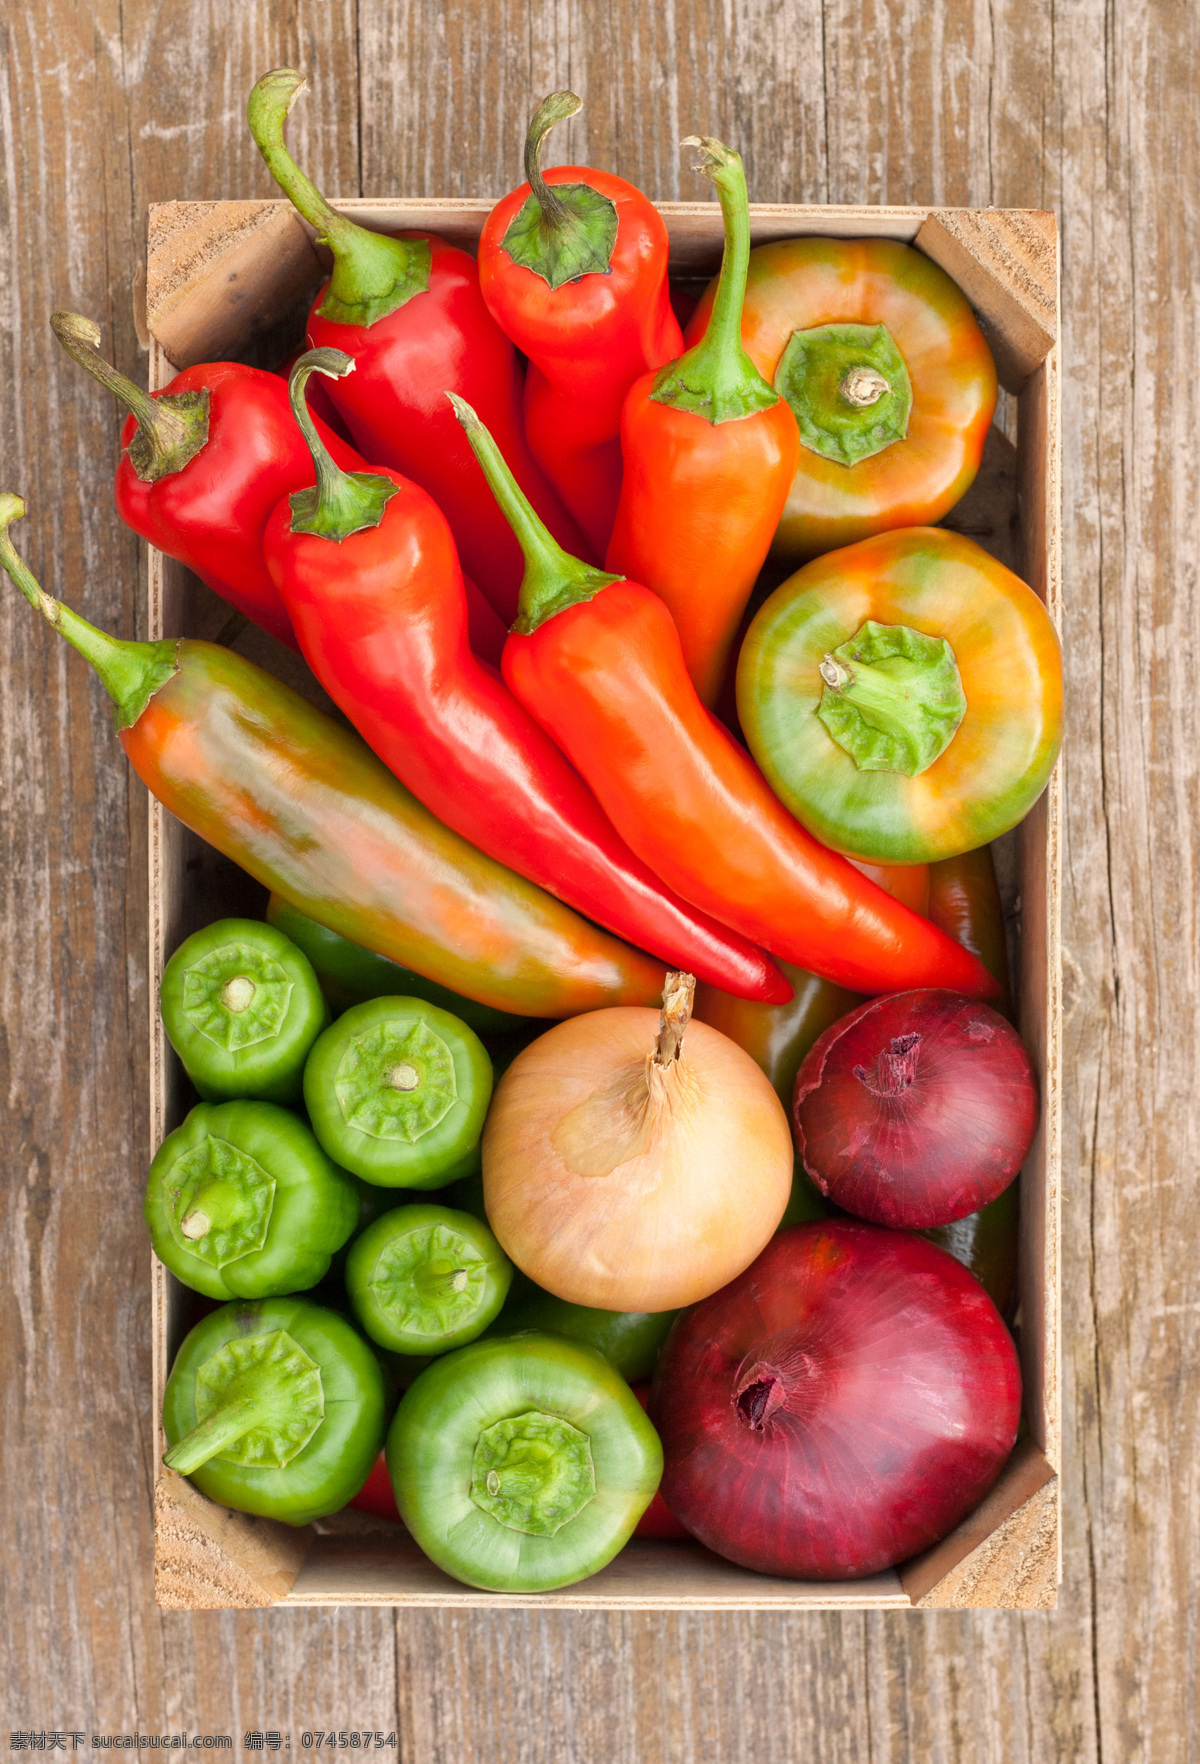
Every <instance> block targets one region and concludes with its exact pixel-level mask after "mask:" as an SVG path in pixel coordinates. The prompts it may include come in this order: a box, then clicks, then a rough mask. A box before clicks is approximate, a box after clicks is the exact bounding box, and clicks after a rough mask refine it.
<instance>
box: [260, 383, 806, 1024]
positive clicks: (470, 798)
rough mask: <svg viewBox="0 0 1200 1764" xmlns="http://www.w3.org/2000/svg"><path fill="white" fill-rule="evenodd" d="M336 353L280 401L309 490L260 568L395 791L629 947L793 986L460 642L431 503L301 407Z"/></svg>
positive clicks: (453, 588)
mask: <svg viewBox="0 0 1200 1764" xmlns="http://www.w3.org/2000/svg"><path fill="white" fill-rule="evenodd" d="M353 368H354V363H353V362H352V361H351V360H350V359H349V357H348V356H345V355H339V354H338V352H337V351H336V350H333V349H316V350H313V351H312V352H311V353H310V354H308V355H305V356H302V357H301V359H300V361H299V362H298V363H297V365H296V367H295V369H294V370H293V373H292V406H293V409H294V411H295V414H296V420H297V422H298V423H299V424H300V426H301V428H302V429H303V430H304V432H305V434H306V436H307V437H308V442H309V446H310V447H311V448H312V453H313V463H314V466H315V468H316V479H317V483H316V487H315V488H314V489H307V490H304V491H302V492H301V493H300V494H298V495H295V496H293V497H292V498H291V499H290V501H289V500H287V499H285V500H284V501H282V502H281V503H280V504H279V506H278V507H277V508H276V510H275V512H274V514H273V515H272V516H271V518H270V520H269V521H268V522H267V532H266V539H265V547H266V556H267V563H268V566H269V568H270V570H271V576H272V579H273V581H274V582H275V584H276V586H277V588H278V589H279V592H280V595H281V596H282V598H283V602H284V605H285V606H286V607H287V609H288V612H289V614H290V615H291V618H292V622H293V625H294V626H295V629H296V634H297V636H298V637H299V639H300V645H301V648H302V649H303V651H304V655H305V657H306V659H307V661H308V663H309V666H310V667H311V668H312V670H313V672H314V673H315V674H316V676H317V678H318V679H319V680H320V682H321V684H322V685H323V686H324V688H325V690H326V691H327V692H328V693H329V695H330V697H331V698H332V699H333V700H334V702H335V703H336V704H337V705H338V706H339V707H340V708H341V709H342V710H343V711H344V712H345V713H346V715H347V716H348V717H349V719H350V721H351V722H352V723H353V724H354V726H355V728H356V729H357V730H358V731H359V733H360V735H362V736H364V737H365V739H366V740H367V742H368V743H369V744H370V746H371V747H372V748H373V749H374V751H375V752H376V753H377V754H378V755H379V757H380V759H382V760H383V762H384V764H385V765H387V766H389V767H390V768H391V770H392V771H393V772H394V773H395V774H396V776H397V777H398V778H399V779H400V781H401V782H402V783H403V784H406V785H407V786H408V788H409V789H410V790H411V791H413V793H414V794H415V795H416V796H417V797H418V798H419V799H420V801H421V802H423V803H424V804H425V806H426V808H428V809H430V810H431V811H432V812H433V813H434V814H435V815H437V817H438V819H439V820H441V821H443V822H444V823H445V824H446V825H447V826H450V827H453V828H454V830H455V831H456V832H457V833H461V834H462V836H463V837H464V838H465V839H469V840H470V841H471V843H472V845H475V846H477V847H478V848H479V849H480V850H481V851H485V852H487V853H488V854H489V856H491V857H494V858H496V859H497V860H498V861H499V862H500V863H502V864H507V865H508V866H509V867H510V868H512V869H514V870H516V871H517V872H518V874H520V875H522V876H526V877H528V878H529V879H530V881H533V882H537V883H539V884H540V886H541V887H543V888H546V889H548V890H549V891H550V893H551V894H555V895H557V896H558V897H559V898H560V899H562V900H565V901H568V902H569V903H570V904H571V905H572V906H574V907H576V908H577V909H578V910H579V911H580V912H583V913H586V914H587V916H588V917H589V918H591V919H595V920H597V921H598V922H599V923H600V924H602V925H604V926H606V927H607V928H608V929H609V930H611V931H615V932H616V933H617V934H618V935H619V936H621V937H627V938H629V939H630V940H631V941H632V942H633V943H636V944H637V945H638V946H639V947H641V948H643V949H649V950H651V951H654V952H656V953H659V952H661V954H662V956H663V959H664V960H666V961H669V962H672V963H674V964H675V965H676V966H684V967H686V968H687V969H688V970H689V971H690V972H692V973H695V974H702V975H703V976H704V977H705V978H709V977H712V976H714V975H717V974H720V975H722V976H723V978H721V979H719V980H716V981H715V984H717V985H719V986H721V987H723V988H724V989H725V991H727V992H734V993H737V994H739V995H740V996H742V997H747V998H768V997H770V998H772V999H784V998H788V997H790V996H791V988H790V987H789V986H788V983H787V981H786V980H784V978H783V976H782V975H781V974H780V973H779V971H778V970H777V969H776V967H775V966H774V964H773V963H772V962H770V961H768V960H767V958H766V957H765V956H764V955H763V953H762V951H761V950H758V949H755V948H754V947H753V945H751V944H749V943H747V942H746V941H745V940H744V939H743V938H741V937H739V936H737V935H731V934H730V932H729V931H728V930H727V928H726V927H725V926H724V925H721V924H718V923H717V922H716V921H715V920H713V919H710V918H709V917H708V916H707V915H706V914H704V913H699V912H697V911H696V910H695V908H694V907H691V906H688V905H687V904H686V903H685V902H684V901H682V900H679V899H678V898H677V897H676V896H675V895H674V894H673V893H672V892H671V891H670V889H668V888H665V887H664V886H663V884H662V883H661V882H660V881H659V879H658V877H657V876H655V875H652V874H651V872H650V870H649V869H648V868H647V867H646V865H645V864H644V863H642V862H641V861H640V860H639V859H638V858H636V857H635V856H634V854H633V853H632V852H631V851H630V850H629V849H628V847H627V846H626V845H625V842H624V841H623V840H622V839H621V838H620V837H619V836H618V835H617V833H616V832H615V831H614V830H613V828H612V826H611V825H610V824H609V822H608V820H607V819H606V818H605V816H604V814H603V812H602V810H601V809H600V807H599V805H598V803H597V802H596V799H595V797H594V796H593V795H592V793H591V791H590V790H589V789H588V787H587V785H586V784H585V783H584V782H583V780H582V778H580V776H579V774H578V773H577V772H576V771H575V770H574V769H573V768H572V767H571V766H570V765H569V764H568V763H567V761H566V760H565V759H564V758H563V756H562V754H561V753H560V752H559V750H558V748H557V747H556V746H555V745H554V743H553V741H551V740H550V738H549V737H548V736H547V735H546V734H545V733H544V732H543V731H542V730H541V729H540V728H539V727H538V725H537V723H536V722H535V721H534V720H533V718H532V717H531V716H530V715H529V713H528V712H527V711H526V710H524V709H523V708H522V706H521V705H519V704H518V703H517V701H516V699H515V698H514V697H513V696H512V694H511V692H510V691H509V690H508V688H507V687H506V686H505V684H504V682H503V680H501V679H499V678H498V677H497V676H496V675H495V674H493V673H492V672H491V671H490V670H489V669H487V668H484V667H481V666H480V664H479V663H478V662H477V661H476V660H475V658H474V656H473V655H472V654H471V651H470V648H469V647H468V644H467V634H466V608H465V605H464V601H463V592H462V586H461V576H460V573H459V567H458V560H457V557H456V555H455V551H454V541H453V539H452V538H451V536H450V529H449V527H448V526H447V524H446V521H445V519H444V517H443V516H442V514H441V512H440V511H439V510H438V508H437V506H436V505H435V503H434V502H433V501H432V499H431V498H430V497H429V496H427V495H426V494H425V492H424V491H423V490H421V489H420V488H419V487H418V486H417V485H416V484H411V483H409V482H408V481H407V480H406V479H405V478H403V477H401V475H400V473H399V472H394V471H381V472H378V473H375V474H367V473H362V472H355V473H353V474H349V475H348V474H346V473H344V472H341V471H339V470H338V468H337V467H336V466H335V465H334V464H333V462H332V461H331V460H330V458H329V456H328V454H327V453H326V452H325V450H324V448H323V447H322V445H321V442H320V439H319V437H318V435H317V431H316V426H315V424H314V423H313V420H312V418H311V415H310V413H309V411H308V409H307V406H306V404H305V401H304V385H305V381H306V380H307V379H308V377H309V375H310V374H311V373H312V372H313V371H314V370H318V371H319V372H321V373H326V374H349V373H351V372H352V370H353Z"/></svg>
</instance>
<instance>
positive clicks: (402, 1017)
mask: <svg viewBox="0 0 1200 1764" xmlns="http://www.w3.org/2000/svg"><path fill="white" fill-rule="evenodd" d="M491 1096H492V1063H491V1061H490V1060H489V1059H488V1056H487V1051H486V1049H485V1048H484V1046H483V1043H482V1042H481V1041H480V1039H479V1037H478V1036H477V1035H476V1033H475V1031H474V1030H473V1029H469V1028H468V1027H467V1025H466V1024H465V1023H464V1022H462V1020H461V1019H460V1018H458V1017H453V1016H451V1014H450V1012H449V1011H443V1010H442V1009H440V1007H439V1006H437V1005H432V1004H428V1003H427V1002H426V1001H425V1000H424V999H419V998H375V999H371V1000H370V1001H369V1002H368V1003H366V1004H360V1005H355V1006H353V1007H352V1009H350V1010H348V1011H347V1012H346V1013H345V1015H344V1016H342V1017H339V1018H338V1020H337V1022H336V1023H334V1024H333V1025H332V1027H331V1028H329V1029H326V1031H325V1032H324V1034H323V1035H321V1036H320V1037H319V1038H318V1039H317V1041H316V1043H315V1045H314V1047H313V1050H312V1052H311V1053H310V1054H309V1056H308V1063H307V1065H306V1066H305V1068H304V1101H305V1105H306V1107H307V1109H308V1115H309V1119H310V1120H311V1122H312V1124H313V1132H314V1133H315V1134H316V1136H317V1138H318V1139H319V1140H320V1142H321V1144H322V1145H323V1146H324V1147H325V1150H326V1151H327V1152H328V1153H329V1156H330V1157H331V1158H333V1159H334V1160H335V1161H336V1162H337V1163H339V1164H341V1165H343V1166H344V1167H345V1168H346V1169H347V1170H352V1171H353V1172H354V1174H355V1175H356V1176H361V1177H362V1179H363V1181H364V1182H375V1183H378V1184H379V1186H380V1187H381V1188H442V1187H444V1186H445V1185H446V1184H447V1183H448V1182H455V1181H457V1180H458V1179H459V1178H460V1177H463V1176H469V1175H472V1174H473V1173H474V1172H475V1170H476V1169H478V1167H479V1163H478V1160H479V1136H480V1134H481V1133H482V1131H483V1119H484V1116H485V1115H486V1114H487V1109H488V1104H489V1102H490V1101H491Z"/></svg>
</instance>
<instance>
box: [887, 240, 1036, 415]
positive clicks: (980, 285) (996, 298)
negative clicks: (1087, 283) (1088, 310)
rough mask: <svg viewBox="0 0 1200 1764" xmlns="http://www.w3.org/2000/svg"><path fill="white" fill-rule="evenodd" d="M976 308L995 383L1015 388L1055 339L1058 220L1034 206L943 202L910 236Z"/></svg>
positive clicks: (1019, 388)
mask: <svg viewBox="0 0 1200 1764" xmlns="http://www.w3.org/2000/svg"><path fill="white" fill-rule="evenodd" d="M916 242H917V244H918V245H919V246H920V248H921V250H922V251H924V252H925V253H926V255H927V256H929V257H932V258H933V260H934V262H935V263H938V264H940V265H941V267H942V268H943V269H944V270H945V271H946V273H947V274H948V275H950V276H953V278H954V280H955V281H956V282H957V283H958V285H959V287H960V288H961V289H962V290H963V292H964V294H965V295H966V296H967V298H968V300H970V302H971V305H972V306H973V307H974V308H975V310H976V312H977V313H978V314H979V319H980V323H981V325H982V326H983V329H984V331H985V333H986V335H987V339H988V342H989V343H990V344H991V347H992V354H993V355H994V356H995V358H996V372H997V374H998V375H999V378H1000V384H1001V385H1002V386H1004V387H1005V388H1006V389H1007V390H1008V391H1009V392H1019V391H1020V390H1021V388H1022V386H1023V385H1024V384H1025V382H1026V380H1027V379H1028V378H1029V376H1030V374H1032V373H1034V372H1035V371H1036V370H1037V368H1038V367H1039V366H1040V365H1041V363H1042V362H1043V361H1044V360H1045V358H1046V356H1047V355H1048V354H1049V352H1050V350H1051V349H1052V348H1053V347H1054V345H1055V343H1056V342H1057V340H1058V221H1057V217H1056V216H1055V215H1053V214H1050V213H1045V212H1043V211H1041V210H1040V209H1032V208H1031V209H1016V210H1014V209H974V208H942V209H936V210H934V211H933V212H932V213H931V214H930V215H929V217H928V219H927V220H926V221H925V222H924V223H923V225H922V227H921V230H920V232H919V233H918V234H917V238H916Z"/></svg>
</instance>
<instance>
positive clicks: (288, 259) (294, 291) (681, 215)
mask: <svg viewBox="0 0 1200 1764" xmlns="http://www.w3.org/2000/svg"><path fill="white" fill-rule="evenodd" d="M336 206H337V208H338V209H339V211H340V212H341V213H343V214H347V215H350V216H351V217H352V218H353V219H354V220H356V221H358V222H359V223H360V225H363V226H368V227H373V228H375V229H376V230H377V231H389V230H390V231H396V232H399V231H403V230H405V229H408V228H434V227H436V229H437V231H438V232H439V233H440V234H441V235H442V236H443V237H444V238H446V239H448V240H449V241H450V243H451V244H453V245H458V246H461V247H463V248H464V249H466V250H472V251H473V250H474V248H475V246H476V244H477V243H478V240H479V234H480V231H481V230H482V227H483V223H484V221H485V220H486V219H487V216H488V214H489V212H490V211H491V208H492V203H490V202H488V201H478V200H464V199H455V200H447V201H441V200H439V199H436V198H422V199H412V200H409V201H403V202H380V201H376V200H372V199H370V198H352V199H350V200H347V201H339V202H338V203H337V204H336ZM657 206H658V208H659V211H660V212H661V213H662V215H663V217H664V218H665V219H666V221H667V224H668V226H669V228H670V231H671V269H672V272H673V273H674V274H677V275H710V274H712V273H713V272H714V271H715V270H716V268H717V266H718V264H719V262H720V256H721V237H722V232H721V211H720V208H719V207H718V205H717V204H716V203H715V202H660V203H659V204H658V205H657ZM223 211H228V216H227V218H226V217H225V215H224V213H223ZM928 213H929V210H928V209H925V208H854V207H844V208H818V207H809V208H792V207H789V206H787V205H786V204H777V203H765V202H764V203H752V204H751V206H750V235H751V239H752V241H753V243H754V244H756V245H763V244H766V243H767V242H768V241H770V240H773V239H787V238H792V237H794V236H795V234H796V233H798V232H811V233H822V234H825V235H827V236H830V237H834V238H855V237H857V236H859V235H864V234H870V235H871V236H873V237H878V238H889V239H901V240H904V241H906V242H911V241H912V240H914V239H915V238H916V237H917V234H918V229H919V228H920V226H921V224H922V222H923V221H924V220H925V218H926V216H927V215H928ZM327 262H328V257H327V254H325V253H324V252H322V251H320V250H319V249H318V248H317V247H316V245H315V235H314V232H313V229H312V228H311V227H309V226H308V225H307V224H306V223H305V222H304V221H302V220H301V219H300V217H299V216H298V215H297V213H296V211H295V210H294V209H293V208H292V206H291V204H290V203H289V202H283V201H277V202H229V203H222V202H161V203H157V204H155V205H154V206H153V207H152V208H151V210H150V222H149V249H148V254H147V265H146V289H145V301H146V313H145V319H146V326H147V328H148V330H149V332H150V335H151V336H152V337H153V338H154V339H155V340H156V341H157V343H158V345H159V346H160V347H161V348H162V349H163V350H164V351H165V352H166V355H167V357H168V358H169V360H170V361H171V362H173V363H174V364H175V366H176V367H177V368H182V367H187V366H190V365H191V364H192V363H193V362H198V361H217V360H220V359H221V357H222V355H223V354H228V353H230V352H233V351H237V350H238V349H239V348H244V347H245V343H246V341H247V339H248V337H250V336H252V335H254V334H256V333H258V332H261V331H264V330H267V329H269V328H270V327H271V326H272V325H274V324H276V323H278V322H279V321H280V320H281V319H282V318H284V317H285V316H286V315H287V314H288V313H289V312H290V311H291V310H292V309H293V308H294V307H295V305H296V302H297V300H298V299H301V298H302V297H303V296H304V295H305V294H306V293H311V292H312V291H313V289H314V288H315V286H316V283H317V281H318V279H319V277H320V275H321V273H322V265H323V264H326V263H327Z"/></svg>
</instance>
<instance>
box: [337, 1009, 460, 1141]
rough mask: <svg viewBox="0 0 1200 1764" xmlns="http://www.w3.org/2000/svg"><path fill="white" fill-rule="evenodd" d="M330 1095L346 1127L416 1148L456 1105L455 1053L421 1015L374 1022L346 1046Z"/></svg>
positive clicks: (372, 1136)
mask: <svg viewBox="0 0 1200 1764" xmlns="http://www.w3.org/2000/svg"><path fill="white" fill-rule="evenodd" d="M334 1093H335V1095H336V1096H337V1101H338V1107H339V1108H340V1109H341V1112H342V1118H343V1119H344V1120H345V1121H346V1123H347V1124H348V1125H349V1126H351V1127H357V1128H358V1130H359V1132H360V1133H365V1134H367V1135H369V1137H370V1138H372V1139H403V1140H407V1141H408V1143H409V1144H410V1145H415V1144H416V1143H417V1141H418V1140H419V1139H421V1138H422V1137H423V1136H424V1135H425V1134H426V1133H428V1132H430V1131H431V1129H432V1128H434V1127H436V1126H437V1124H438V1122H439V1121H443V1120H444V1119H445V1118H446V1116H447V1115H448V1114H449V1113H450V1110H451V1109H452V1108H453V1107H454V1103H455V1100H456V1099H457V1097H458V1081H457V1079H456V1078H455V1075H454V1055H453V1054H452V1053H451V1051H450V1049H449V1048H448V1047H447V1046H446V1043H445V1042H444V1041H443V1040H442V1038H441V1036H440V1035H438V1034H437V1032H436V1031H435V1030H434V1029H432V1028H431V1027H430V1026H429V1024H428V1023H426V1022H423V1021H422V1020H421V1018H420V1017H416V1018H414V1020H413V1021H412V1022H410V1023H405V1022H398V1023H397V1022H384V1023H378V1024H376V1025H375V1027H374V1028H372V1029H367V1030H365V1031H364V1032H363V1034H361V1035H356V1036H355V1037H354V1038H353V1039H352V1041H351V1042H350V1045H349V1046H348V1047H347V1049H346V1051H345V1053H344V1054H343V1055H342V1057H341V1060H340V1061H339V1062H338V1069H337V1076H336V1078H335V1080H334Z"/></svg>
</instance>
